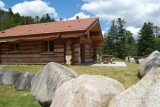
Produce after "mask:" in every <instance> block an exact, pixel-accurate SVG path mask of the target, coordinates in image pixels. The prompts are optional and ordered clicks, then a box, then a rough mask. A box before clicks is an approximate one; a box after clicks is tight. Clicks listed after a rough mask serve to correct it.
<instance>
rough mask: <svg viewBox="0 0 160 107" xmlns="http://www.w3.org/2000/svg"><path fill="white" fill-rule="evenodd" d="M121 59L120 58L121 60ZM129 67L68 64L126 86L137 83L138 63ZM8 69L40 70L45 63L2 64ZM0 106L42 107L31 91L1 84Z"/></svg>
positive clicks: (84, 72)
mask: <svg viewBox="0 0 160 107" xmlns="http://www.w3.org/2000/svg"><path fill="white" fill-rule="evenodd" d="M119 61H120V60H119ZM126 64H127V67H98V66H80V65H73V66H67V67H69V68H71V69H73V70H75V71H76V72H77V73H78V74H79V75H82V74H90V75H103V76H107V77H111V78H113V79H116V80H118V81H119V82H121V83H122V84H123V85H124V86H125V88H128V87H130V86H131V85H133V84H135V83H137V82H138V81H139V78H138V77H137V69H138V67H139V65H138V64H133V63H126ZM1 66H2V67H3V68H5V69H8V70H17V71H21V72H38V71H39V70H41V69H42V68H43V67H44V65H1ZM0 107H40V105H39V104H38V103H37V101H36V100H35V98H34V97H33V96H32V95H31V93H30V92H29V91H16V90H15V89H14V88H13V87H12V86H4V85H2V84H0Z"/></svg>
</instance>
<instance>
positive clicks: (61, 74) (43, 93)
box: [31, 62, 77, 107]
mask: <svg viewBox="0 0 160 107" xmlns="http://www.w3.org/2000/svg"><path fill="white" fill-rule="evenodd" d="M75 77H77V74H76V73H75V72H74V71H73V70H71V69H69V68H67V67H65V66H63V65H61V64H58V63H54V62H50V63H48V64H47V65H46V66H45V67H44V68H43V69H42V70H41V71H40V72H39V73H37V74H36V75H35V76H34V78H33V80H32V83H31V93H32V95H33V96H35V97H36V99H37V100H38V102H39V103H40V104H41V105H42V106H43V107H49V106H50V104H51V102H52V100H53V97H54V95H55V91H56V90H57V88H58V87H60V86H61V85H62V84H63V83H64V82H66V81H68V80H70V79H72V78H75Z"/></svg>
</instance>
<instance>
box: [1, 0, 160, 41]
mask: <svg viewBox="0 0 160 107" xmlns="http://www.w3.org/2000/svg"><path fill="white" fill-rule="evenodd" d="M0 7H1V8H2V9H3V10H7V9H8V8H12V11H13V12H14V13H16V12H18V13H20V15H24V16H26V15H28V16H32V17H35V16H40V17H41V16H43V15H44V14H46V13H48V14H49V15H50V16H51V17H54V18H55V19H56V20H59V19H60V18H63V20H72V19H75V17H76V16H79V17H80V18H89V17H99V20H100V24H101V28H102V31H103V32H105V31H107V30H108V29H109V28H110V25H111V24H110V23H111V21H112V20H114V19H118V18H122V19H125V21H126V24H125V27H126V29H127V30H130V31H131V32H132V33H133V35H134V37H135V38H137V36H138V32H139V30H140V29H141V28H142V26H143V24H144V22H148V21H150V22H152V23H154V25H156V26H160V0H0Z"/></svg>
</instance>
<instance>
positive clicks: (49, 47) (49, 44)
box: [44, 41, 54, 52]
mask: <svg viewBox="0 0 160 107" xmlns="http://www.w3.org/2000/svg"><path fill="white" fill-rule="evenodd" d="M53 51H54V41H45V42H44V52H53Z"/></svg>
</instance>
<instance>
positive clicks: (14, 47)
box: [10, 43, 20, 52]
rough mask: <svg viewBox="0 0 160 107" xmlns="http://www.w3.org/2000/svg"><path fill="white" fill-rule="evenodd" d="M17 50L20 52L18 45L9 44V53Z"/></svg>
mask: <svg viewBox="0 0 160 107" xmlns="http://www.w3.org/2000/svg"><path fill="white" fill-rule="evenodd" d="M19 50H20V48H19V43H11V45H10V51H11V52H14V51H19Z"/></svg>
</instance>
